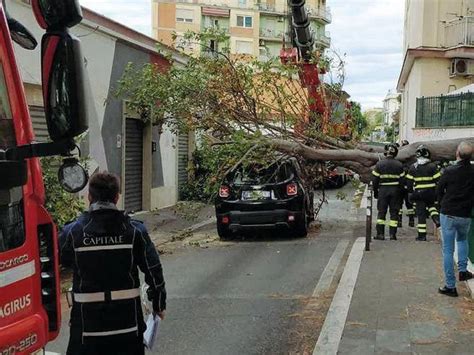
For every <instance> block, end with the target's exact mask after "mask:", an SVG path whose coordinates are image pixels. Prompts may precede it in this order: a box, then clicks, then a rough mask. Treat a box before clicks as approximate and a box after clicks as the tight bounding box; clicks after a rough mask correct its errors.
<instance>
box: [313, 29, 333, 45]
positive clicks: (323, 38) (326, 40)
mask: <svg viewBox="0 0 474 355" xmlns="http://www.w3.org/2000/svg"><path fill="white" fill-rule="evenodd" d="M316 44H318V45H320V46H321V47H324V48H329V47H331V33H330V32H329V31H326V32H325V33H324V34H320V35H319V36H317V37H316Z"/></svg>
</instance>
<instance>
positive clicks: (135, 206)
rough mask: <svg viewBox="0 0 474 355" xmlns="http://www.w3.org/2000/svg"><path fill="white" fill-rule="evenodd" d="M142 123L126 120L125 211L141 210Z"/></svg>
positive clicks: (130, 119)
mask: <svg viewBox="0 0 474 355" xmlns="http://www.w3.org/2000/svg"><path fill="white" fill-rule="evenodd" d="M142 169H143V123H142V122H141V121H140V120H136V119H132V118H127V119H126V131H125V210H126V211H129V212H132V211H133V212H137V211H141V210H142V206H143V201H142V193H143V171H142Z"/></svg>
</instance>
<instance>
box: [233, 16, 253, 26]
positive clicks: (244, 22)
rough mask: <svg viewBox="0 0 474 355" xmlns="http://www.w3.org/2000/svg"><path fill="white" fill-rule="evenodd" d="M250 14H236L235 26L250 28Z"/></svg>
mask: <svg viewBox="0 0 474 355" xmlns="http://www.w3.org/2000/svg"><path fill="white" fill-rule="evenodd" d="M252 20H253V19H252V16H240V15H239V16H237V27H245V28H252V22H253V21H252Z"/></svg>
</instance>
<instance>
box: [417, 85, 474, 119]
mask: <svg viewBox="0 0 474 355" xmlns="http://www.w3.org/2000/svg"><path fill="white" fill-rule="evenodd" d="M465 126H474V93H472V92H467V93H463V94H458V95H447V96H433V97H421V98H418V99H416V127H421V128H423V127H426V128H436V127H465Z"/></svg>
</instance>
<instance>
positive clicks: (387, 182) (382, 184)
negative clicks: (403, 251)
mask: <svg viewBox="0 0 474 355" xmlns="http://www.w3.org/2000/svg"><path fill="white" fill-rule="evenodd" d="M397 154H398V147H397V146H396V145H395V144H393V143H391V144H388V145H386V146H385V156H386V158H385V159H382V160H380V161H379V162H378V163H377V165H375V168H374V170H373V171H372V175H373V184H374V197H375V198H376V199H377V210H378V215H377V226H376V229H377V235H376V236H375V237H374V239H378V240H384V239H385V235H384V233H385V217H386V215H387V211H388V210H390V222H389V226H390V228H389V231H390V232H389V233H390V239H391V240H397V227H398V213H399V211H400V207H401V199H402V188H403V186H404V184H405V183H404V177H405V171H404V170H403V165H402V163H401V162H399V161H398V160H395V157H396V156H397Z"/></svg>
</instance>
